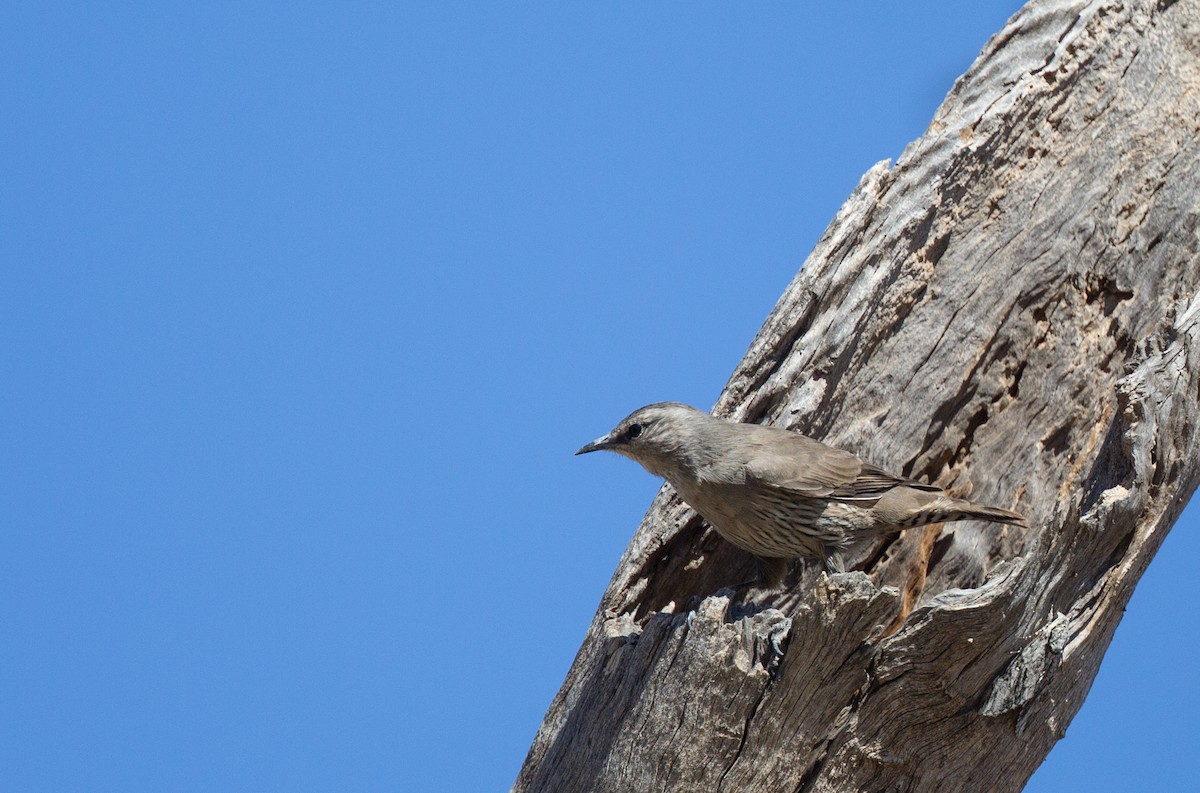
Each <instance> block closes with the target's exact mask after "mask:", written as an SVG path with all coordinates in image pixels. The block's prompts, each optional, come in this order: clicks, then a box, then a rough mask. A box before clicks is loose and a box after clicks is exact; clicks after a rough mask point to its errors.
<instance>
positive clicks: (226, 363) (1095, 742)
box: [0, 0, 1200, 792]
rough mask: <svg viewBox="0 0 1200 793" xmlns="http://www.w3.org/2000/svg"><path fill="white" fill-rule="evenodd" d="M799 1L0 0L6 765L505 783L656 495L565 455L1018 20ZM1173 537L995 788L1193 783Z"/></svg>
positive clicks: (781, 268)
mask: <svg viewBox="0 0 1200 793" xmlns="http://www.w3.org/2000/svg"><path fill="white" fill-rule="evenodd" d="M398 5H399V6H400V7H398ZM805 5H808V6H810V7H808V8H802V7H801V6H800V5H799V4H786V5H785V4H754V5H753V7H750V8H745V7H742V6H740V5H737V4H730V3H707V2H705V3H697V4H688V5H686V6H685V5H682V4H661V3H659V4H632V3H622V4H614V3H572V4H563V3H540V4H534V3H506V4H496V3H473V4H460V3H450V2H438V3H428V4H424V5H423V6H416V5H415V4H392V3H377V4H376V3H355V4H342V5H340V6H332V5H324V4H310V3H303V2H301V3H287V4H284V3H279V4H245V3H205V4H199V5H197V4H179V5H173V4H169V3H153V4H151V3H146V4H137V3H87V4H85V3H76V4H69V3H68V4H55V3H38V4H20V5H19V6H13V5H10V6H9V7H8V8H6V10H5V12H4V14H3V24H2V25H0V66H2V67H3V74H4V79H3V80H0V99H2V100H3V106H4V108H5V111H4V114H3V116H4V117H3V120H2V121H0V168H2V171H0V185H2V186H0V260H2V261H3V283H2V284H0V333H2V334H3V336H2V343H0V366H2V371H3V376H2V377H0V401H2V405H3V414H2V415H3V423H2V424H0V427H2V430H0V431H2V435H0V454H2V457H0V460H2V461H3V472H2V478H0V481H2V482H3V484H0V509H2V512H0V514H2V515H3V517H4V531H3V532H2V533H0V629H2V631H3V645H2V646H3V650H2V653H0V709H2V710H3V713H4V717H3V719H2V720H0V768H2V769H3V772H2V773H3V776H4V780H5V781H4V783H3V785H4V787H5V788H6V789H7V790H13V791H56V792H57V791H68V790H87V791H193V790H194V791H212V790H222V791H225V790H247V791H249V790H253V791H264V790H281V791H305V790H312V791H325V790H362V791H385V790H438V791H490V790H503V789H507V788H508V786H509V785H510V784H511V782H512V780H513V777H514V776H515V774H516V772H517V769H518V767H519V765H520V763H521V761H522V759H523V758H524V755H525V751H526V749H527V747H528V745H529V743H530V741H531V739H532V737H533V734H534V731H535V730H536V729H537V726H538V724H539V722H540V720H541V717H542V715H543V713H544V712H545V709H546V707H547V705H548V704H549V702H550V699H551V697H552V696H553V695H554V693H555V691H556V690H557V689H558V686H559V684H560V683H561V681H562V678H563V675H564V674H565V673H566V670H567V668H568V667H569V665H570V663H571V660H572V658H573V656H574V653H575V651H576V649H577V647H578V644H579V642H580V640H581V639H582V637H583V634H584V630H585V628H586V626H587V624H588V621H589V620H590V618H591V616H592V613H593V611H594V609H595V607H596V604H597V602H598V600H599V598H600V595H601V593H602V592H603V590H604V588H605V586H606V584H607V582H608V579H609V576H610V575H611V573H612V570H613V568H614V566H615V565H616V562H617V560H618V558H619V556H620V554H621V552H622V550H623V548H624V546H625V544H626V542H627V541H628V539H629V537H630V536H631V534H632V532H633V530H634V528H635V526H636V525H637V522H638V520H639V518H640V516H641V514H642V512H643V511H644V510H645V508H646V506H647V505H648V504H649V502H650V499H651V497H652V496H653V494H654V492H655V490H656V489H657V482H656V481H655V480H653V479H652V478H651V477H649V476H647V475H646V474H645V473H643V472H642V471H641V470H640V469H638V468H637V467H636V466H633V465H631V464H629V463H627V462H625V461H622V460H619V459H617V458H584V459H575V458H573V457H572V456H571V453H572V452H573V451H574V450H575V449H576V448H577V447H578V446H579V445H580V444H581V443H583V442H584V441H586V440H589V439H591V438H593V437H595V436H596V435H598V434H599V433H600V432H602V431H604V430H606V429H607V428H608V427H609V425H610V424H612V423H613V422H614V421H615V420H616V419H617V418H619V417H620V416H622V415H623V414H624V413H626V412H627V411H628V410H630V409H632V408H634V407H637V406H639V405H641V404H643V403H646V402H650V401H655V400H659V399H677V400H682V401H687V402H692V403H694V404H697V405H700V406H703V407H709V406H711V404H712V402H713V400H714V399H715V398H716V396H717V393H718V392H719V390H720V388H721V386H722V385H723V384H724V382H725V379H726V378H727V376H728V375H729V373H730V371H731V370H732V368H733V367H734V365H735V363H736V362H737V361H738V359H739V358H740V357H741V355H742V353H743V352H744V351H745V349H746V347H747V345H748V344H749V342H750V339H751V337H752V335H753V334H754V332H755V330H756V329H757V328H758V326H759V324H760V323H761V322H762V320H763V318H764V317H765V316H766V314H767V312H768V311H769V310H770V308H771V306H772V304H773V303H774V301H775V299H776V298H777V297H778V295H779V294H780V292H781V290H782V289H783V287H784V285H785V284H786V283H787V282H788V280H789V279H790V278H791V277H792V275H793V274H794V272H795V271H796V269H797V267H798V266H799V265H800V263H801V262H802V261H803V259H804V257H805V255H806V254H807V253H808V251H809V249H810V248H811V247H812V245H813V243H814V242H815V240H816V238H817V237H818V235H819V234H820V232H821V231H822V229H823V228H824V227H825V226H826V224H827V223H828V222H829V220H830V218H831V217H832V216H833V214H834V212H835V211H836V210H837V208H838V207H839V205H840V204H841V202H842V201H843V200H844V198H845V197H846V195H847V194H848V193H849V192H850V190H851V189H852V188H853V186H854V184H855V183H856V181H857V180H858V178H859V176H860V175H861V174H862V172H863V171H865V170H866V169H867V168H868V167H870V166H871V165H872V164H873V163H874V162H876V161H878V160H882V159H884V158H888V157H895V156H896V155H898V154H899V153H900V151H901V149H902V148H903V146H904V145H905V143H907V142H908V141H909V140H911V139H913V138H915V137H917V136H919V135H920V134H921V133H922V131H923V130H924V128H925V125H926V124H927V122H928V120H929V118H930V117H931V115H932V113H933V111H934V109H935V108H936V106H937V105H938V104H939V102H940V101H941V98H942V97H943V96H944V94H945V93H946V91H947V90H948V89H949V88H950V86H951V84H952V82H953V80H954V78H955V77H956V76H957V75H958V74H960V73H961V72H962V71H963V70H965V68H966V67H967V66H968V64H969V63H970V62H971V60H972V59H973V58H974V55H975V53H976V52H977V51H978V50H979V48H980V47H981V46H982V44H983V43H984V41H985V40H986V39H987V38H988V36H989V35H990V34H991V33H993V32H995V31H996V30H998V29H999V28H1000V26H1001V25H1002V24H1003V22H1004V20H1005V19H1006V18H1007V17H1008V16H1009V15H1010V14H1011V13H1012V12H1013V11H1015V10H1016V7H1017V4H1016V3H1014V2H993V1H991V0H987V1H985V2H977V3H971V4H963V3H961V2H950V1H949V0H945V1H942V2H927V3H921V4H904V5H901V4H891V3H878V2H877V3H856V4H841V5H839V4H825V5H824V6H820V7H812V6H811V4H805ZM1196 527H1197V519H1196V516H1195V514H1194V513H1193V514H1192V515H1191V516H1190V517H1188V518H1185V520H1184V521H1183V522H1181V523H1180V525H1179V526H1178V527H1177V528H1176V530H1175V533H1174V534H1173V535H1172V537H1171V538H1170V539H1169V540H1168V541H1167V543H1166V546H1165V548H1164V550H1163V553H1162V554H1160V557H1159V558H1158V559H1157V560H1156V561H1155V562H1154V564H1153V565H1152V566H1151V568H1150V571H1149V573H1148V574H1147V575H1146V578H1145V580H1144V581H1143V584H1142V586H1141V587H1140V589H1139V591H1138V593H1137V595H1136V596H1135V598H1134V599H1133V602H1132V604H1131V606H1130V608H1129V612H1128V614H1127V617H1126V620H1125V622H1124V624H1123V625H1122V627H1121V629H1120V630H1119V631H1118V632H1117V636H1116V641H1115V643H1114V645H1113V647H1112V651H1111V652H1110V653H1109V656H1108V659H1107V660H1106V661H1105V664H1104V667H1103V668H1102V670H1101V672H1100V676H1099V678H1098V680H1097V682H1096V685H1095V688H1094V690H1093V692H1092V697H1091V699H1090V700H1089V701H1088V703H1087V705H1086V706H1085V707H1084V709H1083V711H1082V713H1081V715H1080V717H1079V718H1078V719H1077V720H1076V721H1075V723H1074V724H1073V725H1072V726H1071V728H1070V731H1069V734H1068V737H1067V738H1066V740H1065V741H1063V742H1062V743H1060V744H1059V746H1058V747H1057V748H1056V749H1055V751H1054V753H1053V754H1052V755H1051V757H1050V760H1049V762H1048V763H1047V765H1046V766H1045V767H1044V769H1043V770H1042V771H1040V772H1039V774H1038V776H1037V777H1035V784H1034V785H1033V786H1032V789H1033V790H1038V791H1052V790H1065V789H1076V790H1084V789H1086V790H1090V791H1107V790H1128V789H1131V787H1138V788H1140V789H1179V788H1181V787H1182V786H1186V785H1190V784H1193V783H1194V781H1195V780H1194V772H1193V771H1192V768H1191V766H1192V762H1191V759H1190V753H1191V752H1192V751H1194V747H1195V745H1196V744H1197V742H1198V741H1200V729H1198V727H1197V723H1196V722H1197V718H1196V714H1197V712H1198V705H1200V703H1198V702H1197V685H1196V681H1195V677H1194V675H1193V674H1192V672H1191V669H1192V668H1193V667H1194V658H1195V653H1196V651H1197V646H1196V645H1197V640H1196V638H1195V637H1196V636H1197V635H1198V630H1197V628H1198V625H1197V616H1196V614H1195V612H1194V610H1192V609H1191V608H1190V600H1191V599H1190V596H1189V594H1188V593H1189V592H1190V589H1188V588H1187V587H1188V582H1189V581H1190V580H1191V579H1192V578H1193V572H1192V571H1193V570H1194V562H1192V561H1191V560H1193V559H1195V558H1196V557H1197V555H1200V553H1198V552H1200V548H1198V546H1197V540H1196ZM1174 598H1180V599H1179V600H1176V599H1174ZM1185 605H1186V607H1185Z"/></svg>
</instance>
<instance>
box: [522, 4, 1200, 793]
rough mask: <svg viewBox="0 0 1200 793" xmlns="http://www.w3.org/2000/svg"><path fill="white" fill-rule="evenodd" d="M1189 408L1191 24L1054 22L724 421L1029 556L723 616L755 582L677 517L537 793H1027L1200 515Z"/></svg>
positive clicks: (763, 336) (1010, 63)
mask: <svg viewBox="0 0 1200 793" xmlns="http://www.w3.org/2000/svg"><path fill="white" fill-rule="evenodd" d="M1198 403H1200V0H1180V1H1179V2H1145V1H1139V2H1121V3H1118V2H1068V1H1067V0H1046V1H1044V2H1043V1H1041V0H1035V2H1032V3H1030V4H1029V5H1028V6H1027V7H1026V8H1025V9H1023V10H1022V11H1021V12H1020V13H1018V14H1017V15H1016V16H1015V17H1013V19H1011V20H1010V21H1009V23H1008V24H1007V25H1006V26H1005V28H1004V29H1003V30H1002V31H1000V32H999V33H998V34H996V36H994V37H993V38H992V39H991V41H989V42H988V44H987V45H986V46H985V48H984V50H983V52H982V53H981V54H980V56H979V58H978V59H977V61H976V62H975V64H974V65H973V66H972V67H971V69H970V71H969V72H968V73H967V74H966V75H964V76H963V77H962V78H960V79H959V81H958V82H957V83H956V84H955V86H954V88H953V90H952V91H951V93H950V95H949V96H948V97H947V99H946V101H945V103H944V104H943V106H942V107H941V108H940V109H939V111H938V113H937V115H936V116H935V118H934V120H933V122H932V124H931V125H930V128H929V130H928V132H927V133H926V134H925V136H924V137H922V138H921V139H919V140H917V141H915V142H914V143H912V144H911V145H910V146H909V147H908V148H907V149H906V150H905V152H904V153H903V155H902V156H901V157H900V159H899V160H898V161H897V162H896V163H895V165H890V164H888V163H881V164H879V165H877V166H876V167H874V168H873V169H871V170H870V171H869V172H868V173H867V174H866V175H865V176H864V177H863V179H862V181H861V183H860V184H859V186H858V187H857V189H856V190H855V191H854V193H853V194H852V195H851V196H850V198H849V199H848V200H847V202H846V204H845V205H844V207H843V208H842V210H841V211H840V212H839V213H838V215H837V217H836V218H835V219H834V220H833V222H832V223H831V224H830V226H829V228H828V230H827V231H826V233H825V235H824V236H823V237H822V239H821V240H820V242H819V243H818V244H817V246H816V248H815V249H814V250H813V252H812V254H811V255H810V256H809V258H808V260H807V261H806V262H805V264H804V266H803V268H802V269H801V271H800V273H799V274H798V275H797V277H796V278H795V280H794V281H793V282H792V284H791V285H790V286H789V287H788V288H787V290H786V292H785V293H784V295H783V296H782V297H781V299H780V301H779V303H778V305H777V306H776V307H775V309H774V310H773V311H772V313H771V315H770V316H769V317H768V318H767V320H766V322H765V324H764V325H763V327H762V329H761V330H760V332H759V334H758V336H757V337H756V338H755V339H754V341H753V343H752V344H751V346H750V349H749V351H748V352H747V354H746V357H745V358H744V360H743V361H742V362H741V364H740V365H739V366H738V367H737V369H736V371H735V372H734V373H733V376H732V377H731V378H730V381H729V383H728V385H727V387H726V389H725V391H724V393H723V394H722V396H721V399H720V401H719V402H718V404H717V407H716V412H717V413H719V414H722V415H726V416H731V417H736V418H738V419H741V420H748V421H761V422H766V423H771V424H776V425H780V426H787V427H792V428H795V429H798V430H801V431H803V432H805V433H806V434H809V435H813V436H815V437H818V438H821V439H823V440H825V441H826V442H828V443H831V444H833V445H835V446H840V447H843V448H847V449H850V450H852V451H854V452H856V453H858V454H860V455H862V456H863V457H865V458H867V459H869V460H871V461H872V462H874V463H876V464H878V465H881V466H883V467H885V468H887V469H889V470H893V471H897V472H900V473H902V474H904V475H907V476H914V477H917V478H921V479H924V480H926V481H932V482H935V483H937V484H940V485H943V486H946V487H948V488H950V489H951V491H952V492H953V493H955V494H956V495H960V496H967V495H969V496H970V497H971V498H973V499H975V500H979V501H982V502H985V503H990V504H995V505H998V506H1005V507H1009V508H1013V509H1017V510H1019V511H1021V512H1022V513H1024V514H1025V515H1026V516H1027V517H1028V518H1029V520H1030V523H1031V527H1030V528H1029V529H1028V530H1021V529H1015V528H1011V527H997V526H992V525H984V524H974V523H971V524H958V525H957V528H956V529H955V530H954V531H949V530H946V529H945V528H942V527H932V528H931V529H930V531H929V533H922V532H920V531H910V532H908V533H907V534H906V535H904V536H902V537H901V538H899V539H897V540H895V541H891V542H883V543H881V544H880V545H879V546H876V547H871V548H863V549H860V550H859V551H858V553H857V555H856V557H855V558H854V559H851V560H848V561H850V562H851V563H854V564H857V565H858V566H859V567H861V568H862V569H863V572H852V573H846V574H840V575H836V576H833V577H832V578H830V577H826V576H824V574H819V573H818V572H817V571H816V570H815V569H798V570H796V571H794V574H793V576H792V578H791V579H790V586H789V588H788V589H787V591H786V592H784V593H782V594H779V595H769V596H761V597H757V598H756V599H755V602H746V601H745V600H744V599H740V600H739V599H738V598H734V599H733V601H732V602H731V599H730V597H729V595H730V593H729V592H727V591H726V592H721V591H720V590H721V589H722V587H724V586H728V585H731V584H734V583H737V582H739V581H742V580H744V579H745V578H747V577H749V576H750V575H751V571H752V569H753V568H752V564H751V561H750V559H749V557H747V556H746V555H745V554H743V553H741V552H740V551H738V550H737V549H735V548H733V547H732V546H730V545H728V544H727V543H725V542H724V541H722V540H721V539H720V538H719V537H717V536H716V535H715V534H714V533H713V532H712V531H711V530H708V529H707V528H706V527H705V525H704V524H703V523H702V522H701V521H700V520H699V519H698V518H697V517H696V516H695V515H694V514H693V513H691V511H690V510H688V509H687V508H686V507H684V506H683V505H682V504H681V503H680V502H679V500H678V499H677V498H676V497H675V495H674V494H673V493H672V492H671V491H670V490H669V488H664V489H663V491H662V492H660V493H659V495H658V497H657V498H656V499H655V501H654V503H653V504H652V505H651V507H650V510H649V512H648V513H647V515H646V518H645V520H644V521H643V523H642V525H641V526H640V527H639V528H638V530H637V533H636V534H635V536H634V538H633V540H632V541H631V543H630V545H629V547H628V549H627V550H626V553H625V555H624V557H623V558H622V560H621V562H620V565H619V566H618V569H617V570H616V573H615V574H614V576H613V579H612V582H611V584H610V586H609V588H608V591H607V592H606V593H605V595H604V598H603V601H602V602H601V604H600V608H599V610H598V612H597V614H596V616H595V618H594V619H593V622H592V624H591V627H590V629H589V631H588V635H587V637H586V639H585V641H584V643H583V646H582V647H581V649H580V651H579V655H578V657H577V658H576V660H575V664H574V666H573V667H572V669H571V671H570V673H569V674H568V676H567V680H566V681H565V683H564V685H563V688H562V690H561V691H560V692H559V694H558V696H557V697H556V698H555V700H554V702H553V703H552V704H551V706H550V710H549V712H548V713H547V715H546V719H545V722H544V723H543V724H542V727H541V729H540V730H539V732H538V735H537V737H536V739H535V740H534V743H533V746H532V748H531V749H530V752H529V756H528V758H527V760H526V762H525V765H524V767H523V769H522V770H521V773H520V776H519V777H518V779H517V781H516V785H515V787H514V790H517V791H568V790H569V791H628V790H637V791H642V790H645V791H649V790H654V791H706V792H707V791H721V790H727V791H759V790H761V791H775V790H786V791H809V790H811V791H847V790H871V791H876V790H879V791H882V790H888V791H901V790H939V791H946V790H1019V789H1020V788H1021V787H1022V786H1023V785H1024V783H1025V782H1026V780H1027V779H1028V778H1029V776H1030V775H1031V774H1032V773H1033V771H1034V769H1036V768H1037V766H1038V765H1039V764H1040V763H1041V761H1042V760H1043V759H1044V757H1045V756H1046V754H1047V752H1048V751H1049V750H1050V748H1051V746H1052V745H1053V744H1054V742H1055V741H1056V740H1058V738H1060V737H1061V736H1062V735H1063V733H1064V731H1065V729H1066V727H1067V724H1068V723H1069V722H1070V720H1071V718H1072V717H1073V716H1074V715H1075V713H1076V711H1077V710H1078V709H1079V706H1080V704H1081V703H1082V702H1083V699H1084V697H1085V696H1086V695H1087V692H1088V689H1089V687H1090V686H1091V681H1092V679H1093V678H1094V676H1095V674H1096V670H1097V668H1098V666H1099V664H1100V660H1101V657H1102V656H1103V653H1104V651H1105V649H1106V648H1107V646H1108V643H1109V641H1110V639H1111V637H1112V633H1113V630H1114V629H1115V628H1116V625H1117V623H1118V621H1119V620H1120V618H1121V614H1122V611H1123V608H1124V606H1125V603H1126V602H1127V601H1128V599H1129V596H1130V594H1131V593H1132V590H1133V587H1134V585H1135V584H1136V582H1137V580H1138V578H1139V577H1140V576H1141V574H1142V572H1143V571H1144V570H1145V567H1146V565H1147V564H1148V563H1149V561H1150V559H1151V558H1152V557H1153V555H1154V553H1155V551H1156V550H1157V549H1158V547H1159V545H1160V544H1161V542H1162V540H1163V537H1164V536H1165V535H1166V533H1167V531H1168V530H1169V529H1170V527H1171V525H1172V524H1173V523H1174V521H1175V519H1176V518H1177V517H1178V515H1179V513H1180V511H1181V510H1182V508H1183V506H1184V504H1185V503H1186V501H1187V499H1188V498H1189V497H1190V496H1191V494H1192V492H1193V491H1194V490H1195V487H1196V485H1197V481H1198V476H1200V448H1198V445H1200V435H1198V427H1200V404H1198ZM914 571H915V572H914ZM909 605H912V606H915V607H914V608H912V610H911V613H907V614H906V612H907V611H908V606H909ZM905 615H906V616H905ZM901 618H902V621H901Z"/></svg>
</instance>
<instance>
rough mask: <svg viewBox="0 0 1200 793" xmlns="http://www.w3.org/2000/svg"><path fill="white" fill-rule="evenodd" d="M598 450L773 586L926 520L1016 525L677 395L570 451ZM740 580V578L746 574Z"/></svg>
mask: <svg viewBox="0 0 1200 793" xmlns="http://www.w3.org/2000/svg"><path fill="white" fill-rule="evenodd" d="M600 450H606V451H611V452H616V453H617V454H620V455H623V456H625V457H628V458H629V459H631V460H633V461H634V462H637V463H639V464H640V465H641V466H642V467H643V468H645V469H646V470H647V471H649V472H650V473H651V474H653V475H655V476H659V477H662V478H663V479H665V480H666V481H667V482H669V483H670V484H671V486H672V487H673V488H674V489H675V490H676V492H678V494H679V496H680V497H681V498H682V499H683V501H684V502H685V503H686V504H687V505H688V506H690V507H691V508H692V509H694V510H695V511H696V512H698V513H699V514H700V516H701V517H703V518H704V519H705V520H706V521H708V523H709V524H710V525H711V526H712V527H713V528H714V529H716V531H717V533H718V534H720V535H721V536H722V537H724V538H725V539H726V540H728V541H729V542H731V543H733V544H734V545H736V546H737V547H739V548H741V549H742V550H744V551H748V552H749V553H751V554H752V555H754V556H755V557H756V558H757V559H758V563H759V578H758V583H759V584H760V585H762V586H766V587H777V586H779V585H780V584H781V583H782V581H783V578H784V576H785V575H786V573H787V571H788V567H789V564H790V560H792V559H796V558H804V559H815V560H818V561H819V562H821V564H822V565H823V567H824V569H825V571H826V572H828V573H836V572H844V571H845V557H844V554H845V553H846V551H848V550H849V549H850V548H852V547H853V546H855V545H857V544H858V543H860V542H864V541H866V540H870V539H872V538H876V537H880V536H884V535H888V534H896V533H899V532H901V531H903V530H904V529H909V528H912V527H915V526H923V525H926V524H929V523H939V522H942V521H955V520H981V521H991V522H994V523H1003V524H1010V525H1018V526H1024V525H1025V519H1024V517H1023V516H1022V515H1020V514H1019V513H1017V512H1012V511H1010V510H1007V509H1000V508H999V507H989V506H984V505H983V504H977V503H975V502H972V501H966V500H964V499H960V498H954V497H953V496H950V495H948V494H947V493H946V492H945V491H944V490H943V489H942V488H940V487H937V486H936V485H930V484H925V483H923V482H919V481H917V480H915V479H910V478H908V477H905V476H898V475H896V474H891V473H888V472H887V471H885V470H884V469H882V468H879V467H878V466H875V465H872V464H871V463H869V462H865V461H864V460H862V459H860V458H859V457H857V456H856V455H854V454H853V453H851V452H848V451H845V450H843V449H837V448H834V447H833V446H828V445H826V444H824V443H822V442H821V441H818V440H816V439H814V438H810V437H808V436H806V435H802V434H800V433H798V432H793V431H792V430H787V429H782V428H779V427H769V426H763V425H759V424H744V423H739V422H733V421H727V420H725V419H720V418H717V417H715V416H712V415H709V414H708V413H705V412H703V411H701V410H697V409H696V408H694V407H691V406H689V405H685V404H682V403H680V402H656V403H655V404H652V405H646V406H645V407H642V408H639V409H637V410H635V411H634V412H633V413H630V414H629V415H628V416H626V417H625V418H624V419H622V420H621V422H620V423H619V424H617V426H616V427H614V428H613V430H612V431H611V432H609V433H608V434H607V435H602V436H601V437H599V438H597V439H596V440H594V441H592V442H591V443H588V444H586V445H584V446H583V447H582V448H580V449H579V450H578V451H577V452H575V454H577V455H579V454H587V453H589V452H595V451H600ZM748 583H749V582H748Z"/></svg>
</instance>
